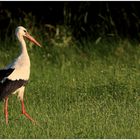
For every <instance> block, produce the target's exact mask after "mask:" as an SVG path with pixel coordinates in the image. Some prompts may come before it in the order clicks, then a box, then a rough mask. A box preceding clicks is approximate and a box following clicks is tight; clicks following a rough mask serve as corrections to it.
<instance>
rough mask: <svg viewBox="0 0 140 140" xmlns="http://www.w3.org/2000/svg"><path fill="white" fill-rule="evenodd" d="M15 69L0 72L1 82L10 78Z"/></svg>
mask: <svg viewBox="0 0 140 140" xmlns="http://www.w3.org/2000/svg"><path fill="white" fill-rule="evenodd" d="M14 70H15V69H12V68H9V69H2V70H0V81H1V80H2V79H3V78H4V77H7V76H9V75H10V74H11V73H12V72H13V71H14Z"/></svg>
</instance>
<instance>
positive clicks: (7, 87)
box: [0, 79, 28, 100]
mask: <svg viewBox="0 0 140 140" xmlns="http://www.w3.org/2000/svg"><path fill="white" fill-rule="evenodd" d="M27 82H28V80H22V79H19V80H14V81H12V80H10V79H6V80H5V81H4V82H3V83H0V100H2V99H4V98H5V97H7V96H8V95H10V94H11V93H13V92H15V91H16V90H17V89H18V88H20V87H22V86H25V84H26V83H27Z"/></svg>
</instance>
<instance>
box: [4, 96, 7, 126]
mask: <svg viewBox="0 0 140 140" xmlns="http://www.w3.org/2000/svg"><path fill="white" fill-rule="evenodd" d="M4 114H5V120H6V124H8V97H6V98H5V103H4Z"/></svg>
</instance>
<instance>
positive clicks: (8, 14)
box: [0, 1, 140, 47]
mask: <svg viewBox="0 0 140 140" xmlns="http://www.w3.org/2000/svg"><path fill="white" fill-rule="evenodd" d="M139 4H140V3H138V2H132V1H131V2H113V1H112V2H107V1H102V2H100V1H99V2H97V1H95V2H91V1H81V2H74V1H73V2H70V1H63V2H39V1H38V2H0V29H1V31H0V37H1V39H4V38H7V37H8V36H10V35H11V34H14V30H13V29H15V28H16V27H17V25H23V26H25V27H26V28H27V29H30V31H31V32H37V35H38V36H40V35H41V36H43V37H44V38H46V39H48V40H49V43H51V44H55V45H57V46H58V47H65V46H69V44H71V43H72V41H73V40H79V41H82V40H83V39H94V40H95V41H97V42H98V41H100V39H103V38H106V39H112V38H114V39H119V38H131V39H139V37H140V18H139V17H140V12H139ZM15 5H16V7H18V8H15ZM31 5H32V6H31ZM41 33H42V34H41Z"/></svg>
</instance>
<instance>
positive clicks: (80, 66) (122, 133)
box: [0, 42, 140, 138]
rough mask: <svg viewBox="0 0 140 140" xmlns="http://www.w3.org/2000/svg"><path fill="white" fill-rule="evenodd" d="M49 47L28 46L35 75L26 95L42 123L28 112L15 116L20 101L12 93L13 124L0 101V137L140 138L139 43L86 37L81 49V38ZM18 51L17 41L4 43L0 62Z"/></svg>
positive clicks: (11, 117)
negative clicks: (73, 42) (6, 122)
mask: <svg viewBox="0 0 140 140" xmlns="http://www.w3.org/2000/svg"><path fill="white" fill-rule="evenodd" d="M8 45H9V46H10V44H8V43H7V46H8ZM1 46H2V44H1ZM44 47H45V48H42V49H41V48H37V47H35V46H34V47H33V48H28V51H29V55H30V58H31V77H30V81H29V83H28V85H27V87H26V92H25V97H24V98H25V105H26V108H27V112H28V113H29V114H30V115H31V116H32V117H33V118H34V119H35V120H37V121H38V124H39V126H38V125H33V124H32V123H31V122H30V121H29V120H27V119H26V118H25V117H24V116H21V117H20V118H18V120H15V119H16V118H17V117H18V115H19V114H20V113H21V108H20V107H21V106H20V101H19V100H18V99H17V98H16V97H15V96H10V99H9V125H8V126H6V124H5V120H4V115H3V102H1V103H0V104H1V106H0V110H1V111H0V112H1V115H0V131H1V132H0V136H1V137H0V138H140V133H139V130H140V129H139V126H140V119H139V114H140V80H139V78H140V66H139V65H140V59H139V58H140V48H139V46H138V45H137V44H131V43H130V42H126V43H123V42H119V43H118V42H117V43H115V42H113V43H101V42H99V44H94V42H87V43H85V44H83V45H81V50H82V51H81V50H79V49H78V47H79V46H78V47H77V46H76V44H75V46H74V47H71V48H67V47H65V48H57V47H55V46H44ZM6 48H8V47H6ZM79 48H80V47H79ZM16 54H17V52H16V49H15V47H11V49H9V50H8V51H7V50H5V49H4V48H3V47H1V48H0V60H1V63H0V67H3V66H4V65H6V64H8V62H10V61H11V59H13V58H14V57H15V56H16ZM48 54H49V55H48Z"/></svg>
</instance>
